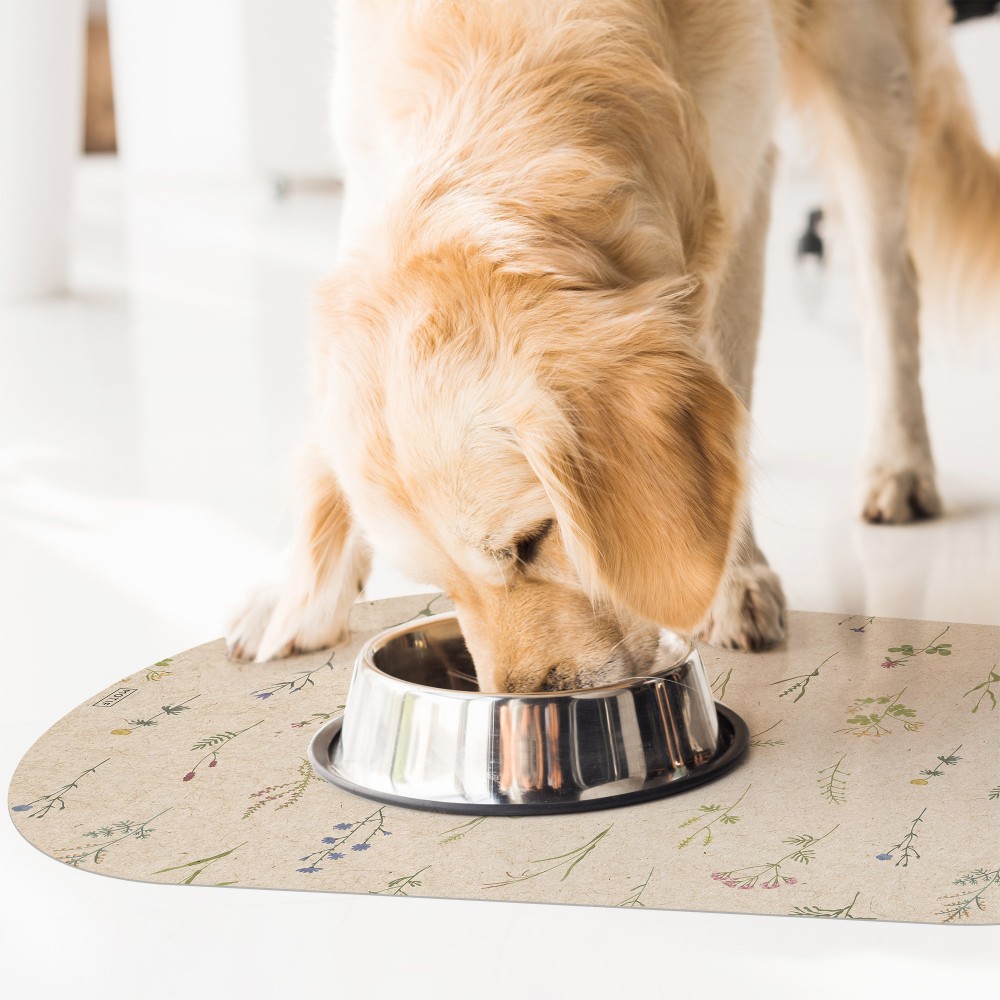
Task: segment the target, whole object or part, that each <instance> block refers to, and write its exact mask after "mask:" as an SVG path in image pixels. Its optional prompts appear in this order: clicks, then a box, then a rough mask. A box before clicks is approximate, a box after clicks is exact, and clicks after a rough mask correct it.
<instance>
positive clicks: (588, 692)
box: [355, 611, 701, 701]
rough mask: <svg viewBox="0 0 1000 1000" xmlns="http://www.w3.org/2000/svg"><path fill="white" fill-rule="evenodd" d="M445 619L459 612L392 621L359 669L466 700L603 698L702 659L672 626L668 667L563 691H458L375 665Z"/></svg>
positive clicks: (368, 646) (362, 656)
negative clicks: (673, 652)
mask: <svg viewBox="0 0 1000 1000" xmlns="http://www.w3.org/2000/svg"><path fill="white" fill-rule="evenodd" d="M443 621H454V622H455V623H456V624H458V614H457V613H456V612H455V611H443V612H440V613H439V614H436V615H421V616H420V617H419V618H412V619H410V620H409V621H406V622H401V623H400V624H398V625H393V626H392V627H391V628H387V629H383V630H382V631H381V632H378V633H377V634H376V635H373V636H372V637H371V638H370V639H368V640H367V641H366V642H365V644H364V645H363V646H362V647H361V649H359V650H358V654H357V657H356V658H355V666H356V669H364V670H367V671H370V672H372V673H374V674H377V675H378V676H379V677H380V678H384V679H385V680H386V681H388V682H391V683H393V684H396V685H398V686H399V687H402V688H406V689H409V690H412V691H425V692H430V693H432V694H433V695H435V696H437V697H441V698H457V699H459V700H463V701H471V700H473V699H484V698H488V699H491V700H494V701H511V700H517V701H521V700H524V701H528V700H531V701H558V700H559V699H561V698H575V699H579V698H602V697H606V696H607V695H608V693H609V692H618V691H626V690H630V689H635V688H639V687H642V686H643V685H644V684H648V683H650V682H656V683H670V682H671V680H672V679H671V677H670V673H671V671H676V670H678V669H680V668H681V667H683V666H684V665H685V664H686V663H688V662H689V661H690V660H691V659H692V658H695V659H696V660H697V661H698V662H699V663H700V661H701V657H700V654H699V652H698V647H697V646H696V645H695V644H694V642H693V641H692V640H691V639H689V638H686V637H685V636H682V635H680V634H679V633H677V632H673V631H671V630H670V629H662V630H661V631H665V632H669V634H670V635H672V636H674V637H675V638H676V639H677V641H678V642H679V643H681V644H682V646H683V655H678V657H677V658H676V659H675V660H674V661H673V663H671V665H670V666H669V667H666V668H664V669H663V670H660V671H657V672H656V673H649V674H635V675H633V676H631V677H623V678H622V679H621V680H619V681H615V682H614V683H612V684H602V685H601V686H600V687H588V688H570V689H568V690H561V691H525V692H520V691H479V690H476V691H458V690H455V689H454V688H439V687H433V686H432V685H430V684H417V683H416V682H415V681H408V680H404V679H403V678H402V677H396V676H394V675H393V674H387V673H386V672H385V671H384V670H381V669H379V667H378V666H377V665H376V663H375V653H376V652H378V650H379V649H381V648H382V647H383V646H384V645H386V644H387V643H389V642H391V641H392V640H393V639H395V638H398V637H400V636H402V635H405V634H406V633H407V632H414V631H417V630H418V628H420V627H426V626H427V625H428V624H437V623H439V622H443ZM459 632H461V626H459Z"/></svg>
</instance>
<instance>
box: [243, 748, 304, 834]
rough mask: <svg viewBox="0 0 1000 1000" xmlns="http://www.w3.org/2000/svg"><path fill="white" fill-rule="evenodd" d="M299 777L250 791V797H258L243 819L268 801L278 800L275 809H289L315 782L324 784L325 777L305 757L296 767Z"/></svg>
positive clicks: (247, 817)
mask: <svg viewBox="0 0 1000 1000" xmlns="http://www.w3.org/2000/svg"><path fill="white" fill-rule="evenodd" d="M296 772H297V774H298V776H299V777H298V779H297V780H296V781H286V782H284V783H282V784H280V785H268V786H267V787H266V788H260V789H258V790H257V791H256V792H251V793H250V798H252V799H256V800H257V801H256V802H254V803H253V804H252V805H250V806H248V807H247V810H246V812H244V813H243V819H249V818H250V817H251V816H253V814H254V813H256V812H259V811H260V810H261V809H263V808H264V807H265V806H266V805H267V804H268V802H277V803H278V805H276V806H275V807H274V808H275V809H287V808H288V807H289V806H294V805H295V804H296V803H297V802H299V801H300V800H301V798H302V796H303V795H305V793H306V789H307V788H308V787H309V785H311V784H312V783H313V782H317V783H319V784H323V779H322V778H321V777H320V776H319V775H318V774H317V773H316V772H315V771H314V770H313V769H312V765H311V764H310V763H309V761H307V760H306V759H305V758H304V757H303V758H302V763H301V764H299V766H298V768H296Z"/></svg>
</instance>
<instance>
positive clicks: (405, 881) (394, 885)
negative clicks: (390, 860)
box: [368, 865, 431, 896]
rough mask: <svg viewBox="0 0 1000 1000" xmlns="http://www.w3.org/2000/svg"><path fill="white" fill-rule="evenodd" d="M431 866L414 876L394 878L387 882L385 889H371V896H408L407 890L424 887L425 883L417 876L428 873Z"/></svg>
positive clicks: (369, 891) (416, 872) (426, 866)
mask: <svg viewBox="0 0 1000 1000" xmlns="http://www.w3.org/2000/svg"><path fill="white" fill-rule="evenodd" d="M430 867H431V866H430V865H424V867H423V868H421V869H420V870H419V871H415V872H414V873H413V874H412V875H401V876H400V877H399V878H394V879H393V880H392V881H391V882H387V883H386V885H385V888H384V889H369V890H368V895H369V896H408V895H409V893H408V892H407V891H406V890H407V889H415V888H417V887H418V886H421V885H423V882H420V881H418V880H417V876H418V875H420V874H421V873H422V872H425V871H427V869H428V868H430Z"/></svg>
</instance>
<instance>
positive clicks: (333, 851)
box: [295, 806, 392, 874]
mask: <svg viewBox="0 0 1000 1000" xmlns="http://www.w3.org/2000/svg"><path fill="white" fill-rule="evenodd" d="M384 813H385V806H382V808H381V809H376V810H375V812H373V813H369V814H368V815H367V816H366V817H365V818H364V819H362V820H358V822H356V823H337V824H336V825H335V826H334V828H333V829H334V830H340V831H342V832H341V834H340V836H337V837H329V836H327V837H323V839H322V840H321V841H320V843H321V844H323V845H324V847H323V849H322V850H320V851H314V852H313V853H312V854H307V855H305V857H302V858H299V861H305V862H306V866H305V867H304V868H296V869H295V870H296V871H298V872H304V873H307V874H311V873H312V872H320V871H322V870H323V868H322V866H321V864H320V863H321V862H324V861H340V860H341V859H342V858H345V857H347V851H354V852H360V851H367V850H369V848H371V846H372V844H371V841H372V840H373V839H374V838H375V837H379V838H381V837H389V836H391V835H392V834H391V832H390V831H389V830H387V829H386V828H385V816H384ZM362 833H363V834H365V836H364V838H361V834H362ZM359 838H361V839H359ZM352 841H353V843H352Z"/></svg>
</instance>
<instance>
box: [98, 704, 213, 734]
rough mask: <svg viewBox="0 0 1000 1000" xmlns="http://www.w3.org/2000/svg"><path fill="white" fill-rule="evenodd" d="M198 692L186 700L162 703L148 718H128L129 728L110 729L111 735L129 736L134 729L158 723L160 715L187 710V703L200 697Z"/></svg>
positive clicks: (169, 714)
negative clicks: (167, 703) (157, 710)
mask: <svg viewBox="0 0 1000 1000" xmlns="http://www.w3.org/2000/svg"><path fill="white" fill-rule="evenodd" d="M200 697H201V695H200V694H196V695H193V696H192V697H190V698H188V699H187V700H186V701H181V702H178V703H177V704H176V705H163V706H161V707H160V711H159V712H157V713H156V714H155V715H151V716H150V717H149V718H148V719H128V720H127V725H128V726H130V727H131V728H129V729H112V730H111V735H112V736H130V735H131V734H132V733H133V732H134V731H135V730H136V729H148V728H149V727H150V726H157V725H159V723H158V722H157V721H156V720H157V719H158V718H159V717H160V716H161V715H166V716H171V715H180V714H181V713H182V712H187V711H188V703H189V702H192V701H194V700H195V698H200Z"/></svg>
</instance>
